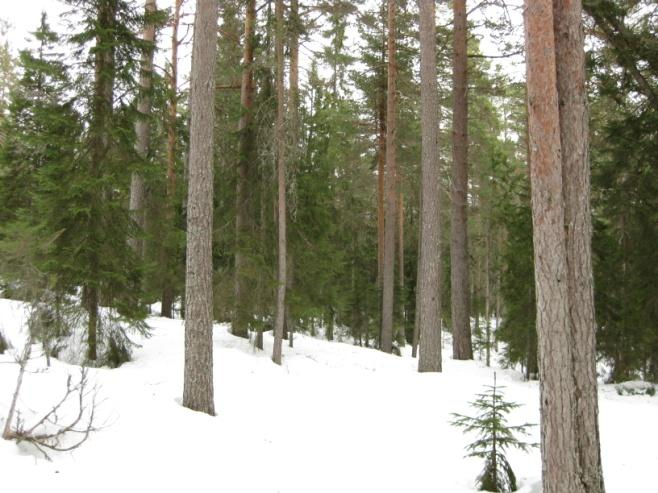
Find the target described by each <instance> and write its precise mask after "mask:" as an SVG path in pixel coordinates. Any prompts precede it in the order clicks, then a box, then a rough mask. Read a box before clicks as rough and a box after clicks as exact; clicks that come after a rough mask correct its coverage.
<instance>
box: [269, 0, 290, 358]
mask: <svg viewBox="0 0 658 493" xmlns="http://www.w3.org/2000/svg"><path fill="white" fill-rule="evenodd" d="M274 11H275V17H276V34H275V37H276V40H275V49H274V51H275V59H276V163H277V182H278V207H277V211H278V214H277V220H278V226H279V232H278V272H277V290H276V318H275V322H274V348H273V350H272V361H274V362H275V363H276V364H278V365H280V364H281V349H282V348H281V346H282V339H283V325H284V322H285V311H286V310H285V308H286V284H287V279H286V246H287V245H286V161H285V127H284V125H285V101H284V97H285V95H284V87H283V76H284V73H283V72H284V60H283V0H276V4H275V8H274Z"/></svg>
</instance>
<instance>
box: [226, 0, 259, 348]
mask: <svg viewBox="0 0 658 493" xmlns="http://www.w3.org/2000/svg"><path fill="white" fill-rule="evenodd" d="M255 24H256V0H248V1H247V11H246V14H245V20H244V47H243V55H242V64H243V67H242V86H241V93H240V103H241V105H242V115H241V116H240V121H239V122H238V132H240V156H239V158H238V159H239V162H238V176H237V181H236V215H235V235H236V248H235V278H234V285H233V289H234V296H235V310H234V313H233V323H232V327H231V332H232V333H233V335H236V336H239V337H248V335H249V323H248V319H249V314H248V313H247V312H248V307H249V302H248V300H249V298H250V293H249V292H248V291H249V289H248V286H247V274H246V270H247V267H248V266H247V259H246V256H245V254H244V250H245V248H246V245H245V240H246V236H247V234H248V232H249V230H250V217H251V212H252V207H251V201H250V200H249V196H250V193H249V189H248V188H249V176H250V170H249V166H250V164H251V163H252V162H254V150H255V149H254V148H255V145H254V134H253V129H252V128H251V117H252V115H251V111H252V106H253V99H254V82H253V62H254V41H255V40H254V31H255Z"/></svg>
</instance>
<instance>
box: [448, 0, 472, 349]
mask: <svg viewBox="0 0 658 493" xmlns="http://www.w3.org/2000/svg"><path fill="white" fill-rule="evenodd" d="M453 10H454V23H455V24H454V35H453V51H454V59H453V77H452V80H453V102H452V104H453V111H452V217H451V241H450V285H451V296H452V298H451V307H452V337H453V345H452V355H453V358H454V359H473V348H472V344H471V324H470V309H469V287H468V233H467V214H468V212H467V211H468V93H467V91H468V79H467V70H468V67H467V62H468V60H467V55H466V48H467V43H466V39H467V38H466V34H467V32H466V0H455V1H454V3H453Z"/></svg>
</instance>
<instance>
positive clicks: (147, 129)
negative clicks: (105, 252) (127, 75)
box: [130, 0, 157, 257]
mask: <svg viewBox="0 0 658 493" xmlns="http://www.w3.org/2000/svg"><path fill="white" fill-rule="evenodd" d="M156 10H157V7H156V3H155V0H145V2H144V11H145V13H146V16H147V22H148V16H153V14H154V13H155V12H156ZM142 39H143V40H144V42H145V43H146V48H145V50H144V53H142V61H141V69H140V76H139V98H138V100H137V113H138V115H137V122H136V123H135V137H136V142H135V152H136V153H137V156H138V157H139V159H140V160H141V161H142V162H146V160H147V159H148V155H149V148H150V146H151V120H150V118H151V86H152V85H153V54H154V53H155V24H153V22H149V23H147V24H146V25H145V26H144V33H143V35H142ZM141 164H142V163H140V165H141ZM145 205H146V188H145V186H144V177H143V176H142V175H141V173H139V172H138V171H133V173H132V176H131V178H130V212H131V214H132V216H133V218H134V220H135V223H137V226H138V227H139V231H138V232H137V236H136V237H133V238H131V239H130V246H131V247H132V248H133V250H134V251H135V252H136V253H137V254H138V255H139V256H140V257H143V256H144V254H145V251H144V246H145V242H144V239H143V237H141V236H142V235H143V234H144V229H145V227H146V211H145V210H144V207H145Z"/></svg>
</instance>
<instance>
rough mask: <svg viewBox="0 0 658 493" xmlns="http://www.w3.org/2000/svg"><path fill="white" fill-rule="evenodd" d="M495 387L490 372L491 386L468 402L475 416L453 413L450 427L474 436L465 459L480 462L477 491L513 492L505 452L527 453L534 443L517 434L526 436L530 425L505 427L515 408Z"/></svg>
mask: <svg viewBox="0 0 658 493" xmlns="http://www.w3.org/2000/svg"><path fill="white" fill-rule="evenodd" d="M503 388H504V387H501V386H496V374H495V373H494V382H493V385H488V386H486V387H485V389H486V390H485V391H484V392H482V393H480V394H477V398H476V399H475V400H474V401H472V402H471V403H470V405H471V407H473V408H474V409H475V410H476V411H477V412H478V414H477V415H476V416H465V415H463V414H454V413H453V417H454V419H453V421H452V424H453V425H454V426H457V427H459V428H463V429H464V431H466V432H473V433H476V434H477V438H476V440H475V441H474V442H472V443H471V444H469V445H468V446H467V447H466V451H467V452H468V454H467V455H466V456H467V457H477V458H480V459H484V461H485V463H484V469H483V470H482V473H481V474H480V476H478V478H477V486H478V489H479V490H480V491H493V492H502V493H505V492H510V491H516V490H517V484H516V476H515V475H514V471H513V470H512V466H511V465H510V463H509V462H508V460H507V458H506V456H505V452H506V451H507V450H508V449H510V448H516V449H519V450H522V451H524V452H527V451H528V450H530V448H532V447H536V446H538V444H534V443H529V442H524V441H521V440H519V439H518V438H517V435H518V434H522V435H527V434H528V428H529V427H530V426H533V425H531V424H528V423H526V424H523V425H516V426H510V425H508V424H507V414H509V412H510V411H512V410H513V409H516V408H518V407H519V405H518V404H516V403H514V402H510V401H506V400H505V396H504V394H503V393H502V392H501V389H503Z"/></svg>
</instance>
